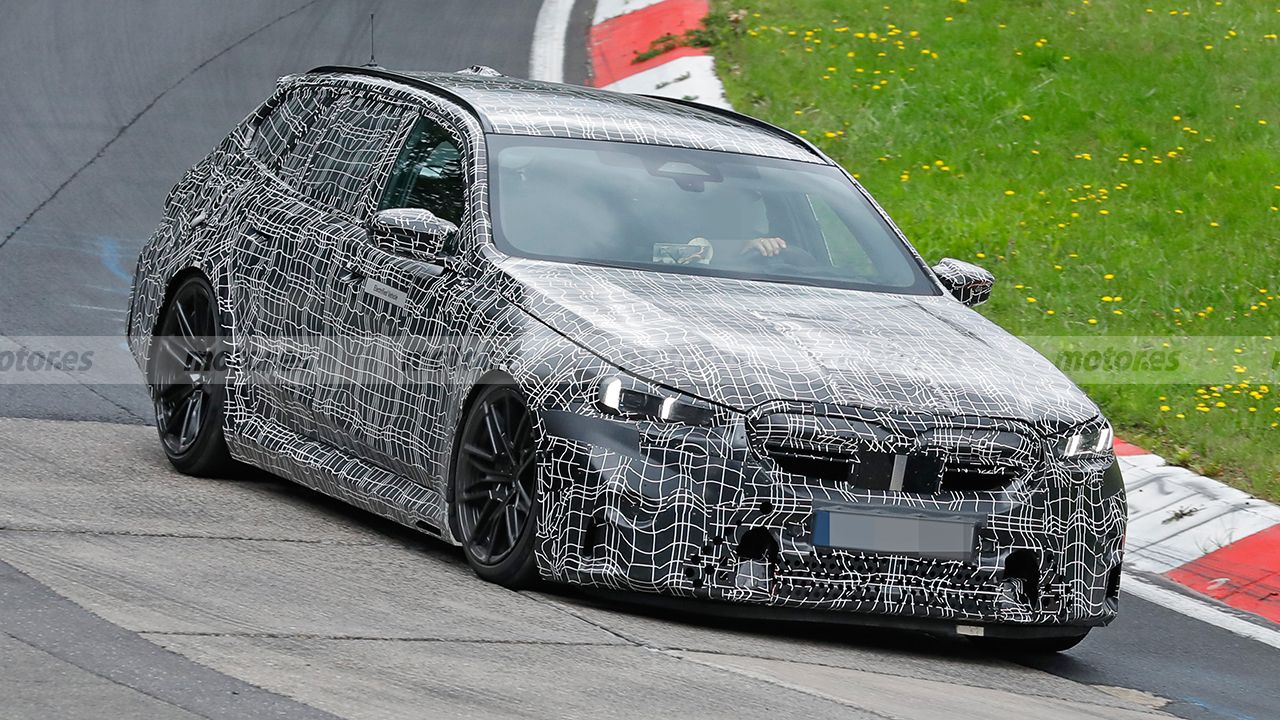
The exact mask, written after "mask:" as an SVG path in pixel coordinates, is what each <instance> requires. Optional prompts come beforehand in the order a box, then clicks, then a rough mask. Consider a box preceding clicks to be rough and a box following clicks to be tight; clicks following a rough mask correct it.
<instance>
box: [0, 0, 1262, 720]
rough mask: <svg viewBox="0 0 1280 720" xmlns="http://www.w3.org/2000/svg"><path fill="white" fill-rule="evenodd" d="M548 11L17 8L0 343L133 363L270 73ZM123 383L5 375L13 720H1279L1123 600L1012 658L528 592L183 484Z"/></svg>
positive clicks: (1, 424) (1208, 655)
mask: <svg viewBox="0 0 1280 720" xmlns="http://www.w3.org/2000/svg"><path fill="white" fill-rule="evenodd" d="M539 4H540V3H539V2H537V1H536V0H524V1H519V0H419V1H418V2H410V1H408V0H385V1H382V2H378V1H374V2H358V1H355V0H311V1H306V0H291V1H287V2H286V1H279V2H265V1H263V2H250V1H249V0H244V1H241V2H208V1H207V0H204V1H201V0H149V1H144V0H136V1H131V2H112V3H105V2H93V1H91V0H78V1H73V0H50V1H49V2H41V3H34V2H16V1H12V0H10V1H8V2H4V3H3V4H2V5H0V67H3V68H4V70H3V73H0V100H2V101H3V102H0V350H4V349H20V348H21V347H24V346H25V345H29V344H30V343H32V342H33V341H32V340H31V338H39V337H45V336H67V337H68V339H67V340H66V341H65V342H66V343H67V344H68V345H69V346H70V345H73V344H74V343H77V342H83V341H82V340H79V339H78V336H91V337H95V338H98V337H107V338H111V340H110V342H111V343H114V345H113V346H114V347H115V348H116V349H117V350H118V353H116V354H104V356H103V357H100V358H99V362H100V363H102V364H103V365H104V366H105V367H108V368H111V367H113V366H114V364H117V363H118V364H120V365H121V367H125V366H126V365H127V363H128V359H127V357H125V354H124V351H123V338H122V333H123V323H124V313H125V302H126V299H127V295H128V288H129V280H130V276H131V274H132V269H133V262H134V258H135V256H136V252H137V249H138V247H139V246H140V245H141V243H142V241H143V240H144V238H145V237H146V236H147V234H148V233H149V232H150V231H151V229H152V227H153V226H154V225H155V223H156V222H157V220H158V218H159V215H160V208H161V204H162V202H163V199H164V197H165V194H166V193H167V192H168V189H169V188H170V187H171V186H172V184H173V182H174V181H175V180H176V179H177V177H178V176H179V175H180V174H181V172H182V171H183V170H184V169H185V168H186V167H187V166H189V165H190V164H192V163H193V162H194V161H196V160H197V159H198V158H199V157H201V156H202V155H203V154H204V153H205V152H207V151H208V150H209V149H210V148H211V147H212V146H213V145H214V144H215V143H216V142H217V141H218V140H219V139H220V138H221V137H222V136H223V135H224V133H225V132H226V131H227V130H228V129H229V128H230V127H231V126H232V125H233V124H234V123H235V122H236V121H238V120H239V119H240V118H242V117H243V116H244V115H245V114H247V113H248V112H249V111H250V110H251V109H252V108H253V107H254V105H256V104H257V103H258V102H259V101H260V100H261V99H263V98H264V97H266V95H267V94H268V93H269V92H270V90H271V88H272V84H273V82H274V79H275V78H276V77H277V76H280V75H284V74H288V73H291V72H297V71H301V70H306V69H309V68H311V67H313V66H316V65H321V64H332V63H347V64H361V63H364V62H365V61H367V59H368V25H367V23H368V14H369V13H370V12H371V11H376V12H377V36H378V47H377V53H378V61H379V62H380V63H381V64H382V65H385V66H387V67H393V68H410V69H456V68H459V67H464V66H467V65H471V64H477V63H481V64H486V65H491V66H493V67H495V68H497V69H499V70H501V71H504V72H509V73H512V74H517V75H524V74H526V73H527V72H528V58H529V51H530V42H531V36H532V29H533V26H534V19H535V17H536V16H537V13H538V9H539ZM578 4H579V6H580V7H578V8H576V9H575V13H574V17H575V21H574V22H575V25H574V26H571V28H570V33H569V42H570V45H571V46H573V45H579V46H580V45H581V38H582V32H581V29H580V27H579V26H580V25H581V23H582V22H583V18H584V17H585V16H586V15H587V14H589V13H590V8H589V7H586V8H584V7H581V6H582V5H584V4H589V0H585V2H584V0H580V1H579V3H578ZM575 28H577V29H575ZM575 55H577V56H580V51H578V52H576V53H571V57H570V63H569V64H568V69H567V77H568V79H569V80H571V81H573V80H581V78H582V73H583V71H582V63H581V61H579V60H575ZM73 336H74V337H73ZM115 338H118V339H119V342H116V340H115ZM44 342H45V343H46V344H48V342H51V341H48V340H46V341H44ZM67 349H73V348H71V347H68V348H67ZM109 377H111V378H113V381H112V382H107V383H105V384H103V383H94V384H81V383H76V382H71V381H67V379H66V378H65V377H61V376H58V377H56V378H53V379H51V380H50V382H41V383H31V382H30V381H29V379H27V381H25V382H16V381H14V379H13V378H14V376H13V374H11V373H0V717H3V718H6V720H7V719H14V720H17V719H21V718H51V717H57V718H107V717H109V718H169V717H173V718H186V717H209V718H223V717H253V718H259V717H278V718H325V717H335V716H336V717H346V718H392V717H395V718H409V717H423V718H426V717H455V716H468V717H637V718H640V717H726V718H729V717H732V718H738V717H744V716H756V717H760V716H786V717H812V718H818V717H837V716H838V717H846V718H880V719H883V718H903V719H909V720H916V719H919V720H931V719H933V718H953V717H954V718H983V720H987V719H989V718H995V719H1003V718H1028V717H1029V718H1050V719H1056V718H1108V719H1110V718H1120V719H1127V718H1144V717H1160V716H1161V715H1160V713H1161V712H1167V713H1171V714H1174V715H1177V716H1179V717H1185V718H1212V719H1222V720H1271V719H1273V718H1276V717H1280V682H1277V680H1276V671H1277V668H1280V651H1277V650H1276V649H1275V648H1272V647H1268V646H1266V645H1264V644H1262V643H1260V642H1256V641H1253V640H1246V639H1243V638H1240V637H1238V636H1236V635H1233V634H1230V633H1228V632H1226V631H1225V630H1220V629H1218V628H1216V627H1214V626H1211V625H1208V624H1205V623H1203V622H1200V621H1198V620H1193V619H1190V618H1188V617H1185V616H1183V615H1180V614H1177V613H1175V612H1173V611H1170V610H1166V609H1164V608H1162V607H1159V606H1156V605H1153V604H1150V603H1147V602H1144V601H1141V600H1138V599H1137V598H1133V597H1126V598H1124V599H1123V601H1122V609H1121V616H1120V619H1119V620H1118V621H1117V622H1116V623H1115V624H1114V625H1113V626H1112V627H1111V628H1107V629H1104V630H1100V631H1097V632H1095V633H1094V634H1093V635H1092V636H1091V637H1090V638H1089V639H1088V640H1086V641H1085V643H1084V644H1082V645H1081V646H1080V647H1079V648H1077V649H1076V650H1074V651H1072V652H1070V653H1068V654H1066V655H1062V656H1059V657H1056V658H1047V659H1039V660H1031V659H1021V660H1017V661H1015V660H1010V659H999V658H994V657H990V656H986V655H983V654H981V653H979V652H977V651H976V650H974V649H973V648H971V647H970V646H968V645H966V644H964V643H958V642H952V641H942V640H936V639H934V638H931V637H928V636H924V635H917V634H910V633H890V632H879V631H870V630H865V629H859V628H855V627H849V626H841V625H831V626H823V625H796V624H790V623H784V622H781V621H779V622H760V621H752V622H743V621H729V620H724V619H719V618H715V617H713V616H710V615H675V614H671V613H660V612H657V611H651V610H646V609H644V608H642V607H630V606H619V605H617V604H616V603H609V602H604V601H601V600H598V599H595V598H592V597H584V596H581V595H578V594H576V593H572V592H569V591H565V590H557V589H554V588H553V589H548V590H547V591H545V592H534V593H513V592H510V591H507V590H503V589H501V588H497V587H495V586H491V585H487V584H484V583H482V582H481V581H479V580H478V579H476V578H475V577H474V576H473V575H472V574H471V573H470V571H469V570H468V569H467V567H466V565H465V563H464V561H463V559H462V557H461V555H460V553H458V552H456V551H455V550H453V549H452V548H449V547H447V546H445V545H443V544H441V543H439V542H436V541H433V540H430V539H427V538H425V537H423V536H420V535H417V534H415V533H412V532H410V531H408V530H405V529H402V528H399V527H396V526H393V525H391V524H389V523H386V522H383V521H381V520H378V519H375V518H373V517H371V516H369V515H366V514H364V513H361V512H358V511H355V510H351V509H348V508H346V507H344V506H341V505H339V504H337V503H335V502H332V501H329V500H327V499H325V498H323V497H321V496H318V495H316V494H314V493H311V492H308V491H305V490H302V489H300V488H297V487H295V486H292V485H290V484H287V483H284V482H282V481H279V480H277V479H274V478H272V477H270V476H266V475H255V476H253V477H246V478H241V479H237V480H233V481H205V480H194V479H191V478H186V477H182V476H179V475H177V474H175V473H173V472H172V471H171V470H170V469H169V467H168V465H167V464H166V463H165V461H164V458H163V456H162V454H161V453H160V451H159V448H158V446H157V443H156V439H155V433H154V430H153V429H152V428H151V427H149V426H148V425H149V423H150V409H149V403H148V401H147V400H146V397H145V393H144V391H143V389H142V387H141V385H139V384H137V380H138V378H136V377H135V376H133V375H128V374H109ZM116 378H123V379H120V380H119V381H116V380H115V379H116Z"/></svg>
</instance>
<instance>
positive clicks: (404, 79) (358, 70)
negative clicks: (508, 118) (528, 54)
mask: <svg viewBox="0 0 1280 720" xmlns="http://www.w3.org/2000/svg"><path fill="white" fill-rule="evenodd" d="M314 73H347V74H349V75H365V76H368V77H376V78H382V79H383V80H394V81H395V82H399V83H404V84H405V85H411V86H413V87H416V88H418V89H419V90H426V91H428V92H431V93H434V94H436V95H439V96H441V97H443V98H445V99H447V100H450V101H452V102H455V103H457V104H459V105H461V106H462V107H463V108H466V110H467V112H469V113H471V114H472V115H474V116H475V117H476V120H479V121H480V128H481V129H482V130H484V131H485V132H493V123H491V122H489V118H487V117H485V115H484V113H482V112H480V108H478V107H476V106H475V105H474V104H472V103H471V101H470V100H467V99H466V98H464V97H462V96H461V95H459V94H457V93H455V92H454V91H452V90H449V89H448V88H445V87H442V86H440V85H437V84H436V83H433V82H431V81H429V80H423V79H422V78H417V77H413V76H412V75H404V74H402V73H398V72H395V71H393V70H387V69H385V68H381V67H370V66H365V67H352V66H350V65H321V66H320V67H317V68H312V69H311V70H308V71H307V72H306V74H307V75H311V74H314Z"/></svg>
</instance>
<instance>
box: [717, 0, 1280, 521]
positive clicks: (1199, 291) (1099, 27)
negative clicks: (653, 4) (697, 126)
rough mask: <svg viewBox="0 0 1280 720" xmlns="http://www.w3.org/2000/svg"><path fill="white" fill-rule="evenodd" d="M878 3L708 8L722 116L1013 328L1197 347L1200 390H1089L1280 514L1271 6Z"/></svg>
mask: <svg viewBox="0 0 1280 720" xmlns="http://www.w3.org/2000/svg"><path fill="white" fill-rule="evenodd" d="M887 2H888V4H887V5H886V4H885V1H884V0H882V1H879V2H850V1H849V0H805V1H796V0H732V1H728V2H726V1H725V0H715V2H714V3H713V12H712V15H711V16H710V18H709V20H708V26H709V28H710V30H711V33H710V34H711V35H712V36H713V38H714V42H715V45H716V46H715V48H714V50H713V52H714V53H715V54H716V55H717V60H718V65H719V72H720V76H721V77H722V78H723V79H724V81H725V84H726V90H727V93H728V96H729V99H730V101H731V102H732V103H733V104H734V106H735V107H737V108H738V109H740V110H742V111H745V112H747V113H750V114H753V115H757V116H759V117H762V118H764V119H767V120H770V121H772V122H775V123H778V124H780V125H782V126H784V127H787V128H790V129H792V130H795V131H797V132H801V133H803V134H804V135H805V136H806V137H808V138H809V139H811V140H813V141H814V142H815V143H816V144H818V145H819V146H820V147H821V148H822V149H823V150H824V151H826V152H827V153H829V154H830V155H831V156H832V157H834V158H835V159H836V160H837V161H839V162H840V163H841V164H843V165H844V166H845V167H846V168H848V169H849V170H850V171H851V172H853V173H855V174H856V176H857V177H858V178H859V179H860V181H861V182H862V183H863V184H864V185H865V186H866V187H867V188H868V189H869V190H870V191H871V193H872V194H873V195H874V196H875V197H876V198H877V200H879V201H880V203H881V204H882V205H883V206H884V207H885V209H886V210H887V211H888V212H889V214H890V215H891V216H892V217H893V218H894V219H895V220H896V221H897V223H898V224H899V225H900V226H901V227H902V229H903V230H904V232H906V234H907V236H908V237H909V238H911V240H912V242H913V243H914V244H915V245H916V247H917V248H919V249H920V251H921V252H922V253H923V254H924V255H925V256H926V257H927V258H929V259H931V260H937V259H940V258H942V257H944V256H951V257H956V258H960V259H963V260H968V261H971V262H977V263H979V264H982V265H984V266H985V267H987V268H988V269H990V270H992V271H993V272H994V273H995V274H996V276H997V279H998V281H999V282H998V285H997V288H996V291H995V292H994V294H993V296H992V299H991V301H990V303H989V304H987V305H985V306H983V307H982V308H981V310H982V312H983V313H984V314H986V315H987V316H988V317H990V318H991V319H992V320H994V321H996V322H998V323H1000V324H1001V325H1003V326H1004V327H1006V328H1008V329H1009V330H1011V331H1012V332H1014V333H1017V334H1019V335H1023V336H1081V337H1080V339H1081V340H1083V341H1085V342H1093V341H1095V340H1107V339H1114V340H1116V341H1117V342H1128V341H1124V340H1120V338H1126V337H1132V336H1143V337H1156V338H1165V337H1167V338H1170V339H1173V340H1174V341H1175V342H1177V340H1176V339H1177V338H1181V337H1183V336H1191V338H1192V339H1190V340H1184V341H1182V342H1183V345H1184V346H1187V347H1191V348H1193V350H1194V353H1193V354H1194V355H1195V356H1196V357H1195V358H1194V359H1195V362H1194V363H1185V364H1184V369H1185V368H1186V365H1187V364H1194V365H1196V366H1197V367H1199V368H1200V370H1199V371H1198V374H1196V373H1193V374H1192V375H1191V376H1189V377H1188V376H1187V374H1186V373H1183V374H1182V375H1178V374H1169V375H1167V379H1166V376H1160V377H1156V378H1155V380H1157V381H1160V382H1162V383H1163V384H1117V383H1107V384H1094V385H1089V386H1087V389H1088V390H1089V392H1090V393H1091V395H1093V397H1094V398H1095V399H1097V400H1098V402H1099V403H1100V404H1101V405H1102V406H1103V408H1104V410H1105V411H1106V412H1107V414H1108V415H1109V417H1111V418H1112V420H1113V421H1114V422H1115V424H1116V425H1117V428H1118V430H1119V431H1120V432H1121V434H1122V435H1123V436H1125V437H1126V438H1128V439H1130V440H1132V441H1134V442H1137V443H1139V444H1142V445H1144V446H1146V447H1148V448H1150V449H1152V450H1154V451H1157V452H1160V453H1161V454H1164V455H1165V457H1167V458H1170V459H1171V460H1175V459H1176V460H1179V461H1181V462H1183V463H1185V464H1187V465H1189V466H1190V467H1192V468H1193V469H1196V470H1199V471H1201V472H1204V473H1206V474H1209V475H1213V476H1217V477H1220V478H1222V479H1224V480H1226V481H1228V482H1231V483H1232V484H1234V485H1236V486H1238V487H1241V488H1243V489H1245V490H1247V491H1250V492H1253V493H1255V494H1257V495H1260V496H1263V497H1266V498H1269V499H1272V500H1276V499H1280V382H1277V380H1278V379H1280V370H1278V369H1276V368H1275V367H1274V361H1267V358H1272V357H1275V358H1280V354H1276V353H1280V338H1273V337H1272V336H1274V335H1280V323H1278V322H1277V320H1278V319H1280V306H1278V305H1280V300H1278V297H1280V209H1278V206H1280V94H1278V93H1277V91H1280V40H1277V38H1276V33H1280V0H1271V1H1270V2H1260V1H1258V0H1252V1H1248V2H1246V1H1243V0H1225V1H1224V2H1222V3H1215V2H1213V1H1212V0H1210V1H1205V2H1201V1H1193V2H1188V1H1187V0H1181V1H1180V2H1178V3H1177V4H1169V3H1168V2H1161V3H1153V4H1150V5H1147V4H1145V3H1144V2H1140V1H1138V2H1135V1H1133V0H1084V1H1083V2H1081V1H1080V0H1076V1H1075V2H1054V1H1052V0H1046V1H1043V2H1037V1H1032V0H1017V1H1015V0H999V1H997V0H969V1H968V2H962V1H960V0H887ZM1148 7H1149V8H1150V11H1148V10H1147V8H1148ZM1104 297H1105V298H1107V299H1106V300H1104V299H1103V298H1104ZM1032 298H1034V300H1032ZM1198 336H1227V337H1228V339H1227V340H1223V339H1221V338H1220V337H1219V338H1215V339H1214V340H1212V341H1210V340H1208V339H1207V338H1206V339H1203V340H1201V339H1198ZM1237 338H1238V339H1237ZM1210 347H1212V348H1213V349H1212V350H1210V349H1208V348H1210ZM1237 348H1239V349H1241V350H1243V351H1245V353H1244V354H1238V353H1235V350H1236V349H1237ZM1050 357H1052V355H1051V356H1050ZM1214 358H1218V364H1216V365H1215V364H1207V365H1206V364H1205V363H1212V362H1213V361H1214ZM1245 359H1247V361H1248V362H1247V364H1246V363H1245ZM1215 367H1216V368H1217V370H1216V371H1213V370H1212V368H1215ZM1205 368H1209V369H1210V370H1208V371H1206V370H1205ZM1206 373H1207V374H1206ZM1189 382H1202V383H1206V384H1202V385H1192V384H1185V383H1189ZM1219 403H1221V406H1219ZM1250 408H1252V409H1253V410H1250Z"/></svg>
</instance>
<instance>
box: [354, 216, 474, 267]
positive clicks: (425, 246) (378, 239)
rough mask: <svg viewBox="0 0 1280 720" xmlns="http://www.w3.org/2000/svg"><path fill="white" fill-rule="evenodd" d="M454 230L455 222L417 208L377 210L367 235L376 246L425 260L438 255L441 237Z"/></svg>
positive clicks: (443, 238)
mask: <svg viewBox="0 0 1280 720" xmlns="http://www.w3.org/2000/svg"><path fill="white" fill-rule="evenodd" d="M457 231H458V226H457V225H454V224H453V223H451V222H449V221H448V220H445V219H444V218H440V217H436V215H435V213H433V212H431V211H430V210H421V209H418V208H391V209H387V210H380V211H378V213H377V214H376V215H374V216H373V223H372V224H371V226H370V235H372V237H373V242H374V244H375V245H377V246H378V247H380V248H382V249H383V250H386V251H387V252H389V253H391V254H393V255H400V256H402V257H407V258H411V259H413V260H425V261H427V262H430V261H432V260H435V259H436V258H437V257H439V255H440V251H441V250H442V249H443V248H444V241H445V240H446V239H447V238H448V237H449V236H450V235H452V234H454V233H455V232H457Z"/></svg>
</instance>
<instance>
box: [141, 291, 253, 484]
mask: <svg viewBox="0 0 1280 720" xmlns="http://www.w3.org/2000/svg"><path fill="white" fill-rule="evenodd" d="M228 335H229V333H228V332H227V329H226V327H225V326H224V325H223V323H222V314H221V313H220V312H219V311H218V301H217V295H216V294H215V293H214V291H213V287H212V286H211V285H210V284H209V281H208V280H206V279H205V278H204V277H202V276H198V275H197V276H192V277H189V278H187V279H185V280H183V281H182V282H180V283H178V285H177V286H176V287H175V288H174V289H173V291H172V292H171V293H170V294H169V298H168V299H167V300H166V302H165V306H164V310H163V311H162V312H161V314H160V320H159V322H157V323H156V330H155V333H154V335H153V337H152V345H151V348H152V349H151V358H150V361H149V362H148V367H147V383H148V386H149V388H150V390H151V399H152V403H153V405H154V407H155V413H156V430H157V432H158V433H159V435H160V447H161V448H162V449H163V450H164V454H165V456H166V457H167V458H169V463H170V464H172V465H173V467H174V468H175V469H177V470H178V472H181V473H184V474H186V475H194V476H196V477H223V476H225V475H227V474H228V473H230V472H231V471H233V470H234V469H235V468H236V467H237V466H238V463H236V461H235V460H233V459H232V458H231V453H230V451H228V450H227V441H226V438H225V437H224V436H223V433H222V422H223V406H224V403H225V402H226V385H225V383H224V382H223V381H224V379H225V377H223V374H222V371H225V363H224V362H223V358H224V357H225V355H224V354H223V353H224V352H225V348H226V340H227V337H228Z"/></svg>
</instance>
